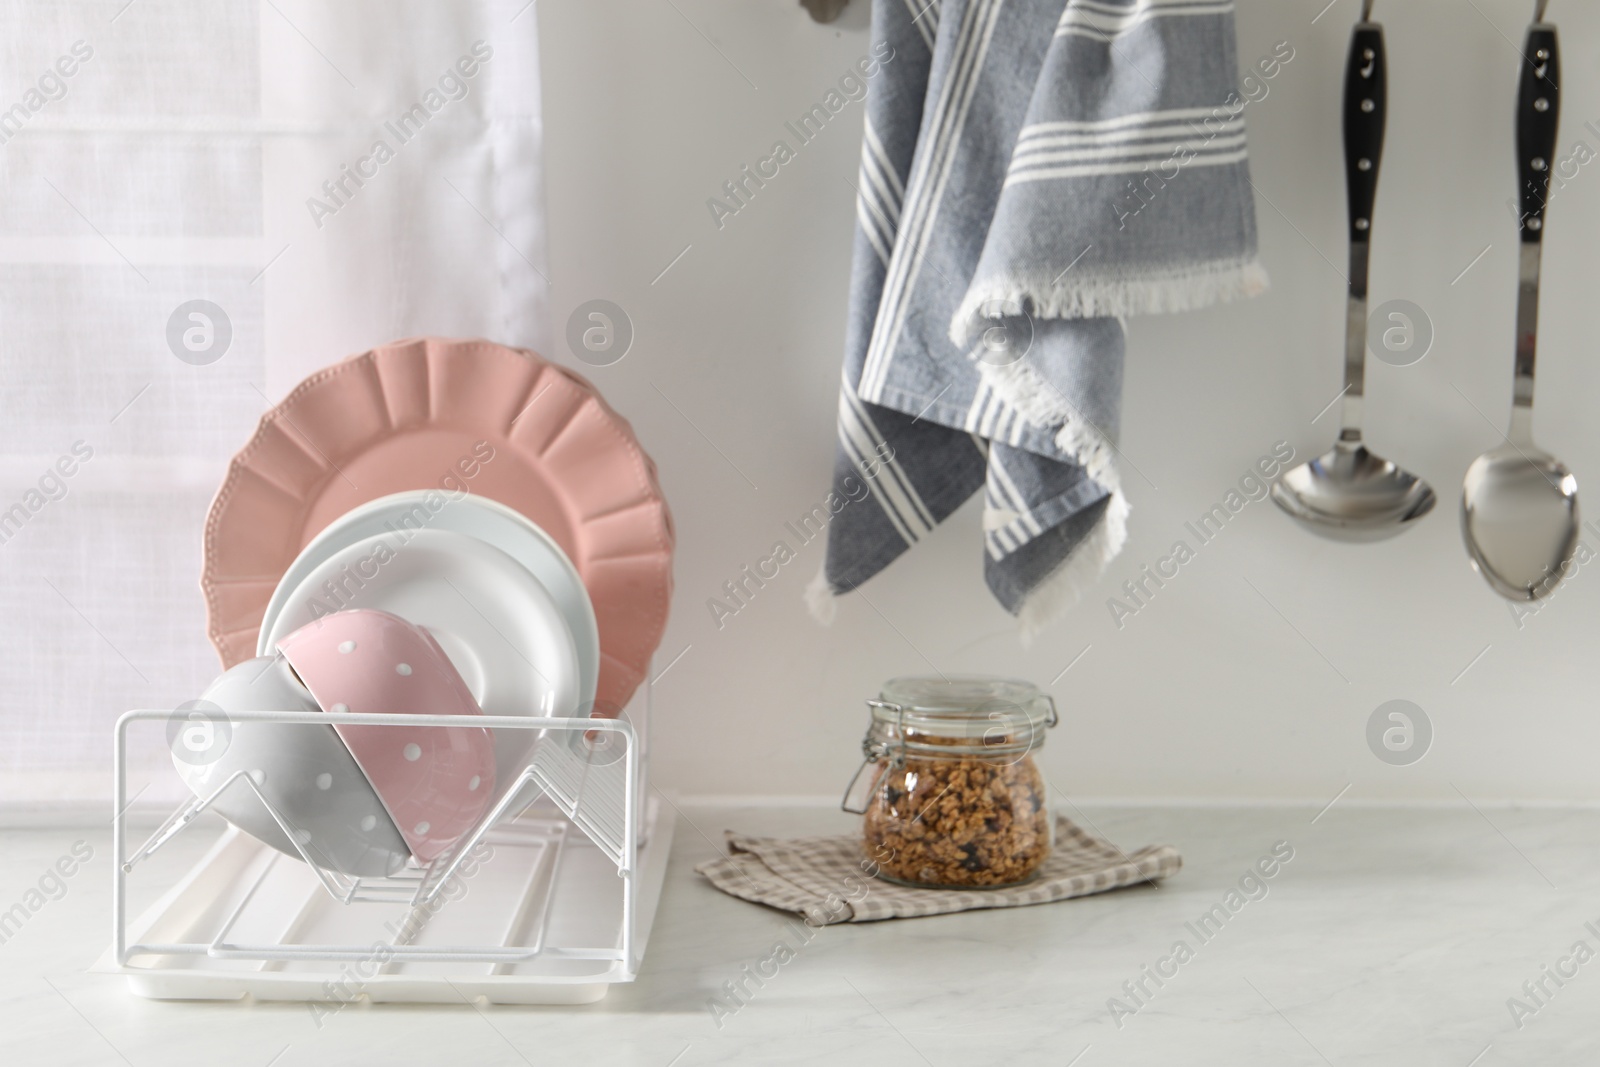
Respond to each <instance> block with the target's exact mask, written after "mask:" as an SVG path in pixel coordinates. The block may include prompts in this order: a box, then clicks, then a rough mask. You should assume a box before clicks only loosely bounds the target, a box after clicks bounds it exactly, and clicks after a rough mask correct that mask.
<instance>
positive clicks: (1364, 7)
mask: <svg viewBox="0 0 1600 1067" xmlns="http://www.w3.org/2000/svg"><path fill="white" fill-rule="evenodd" d="M1361 21H1362V22H1371V21H1372V0H1361Z"/></svg>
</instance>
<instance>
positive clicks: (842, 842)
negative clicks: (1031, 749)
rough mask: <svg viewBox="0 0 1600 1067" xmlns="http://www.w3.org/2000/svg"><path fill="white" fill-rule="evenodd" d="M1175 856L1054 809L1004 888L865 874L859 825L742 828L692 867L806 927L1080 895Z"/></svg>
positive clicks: (1157, 875)
mask: <svg viewBox="0 0 1600 1067" xmlns="http://www.w3.org/2000/svg"><path fill="white" fill-rule="evenodd" d="M1182 866H1183V857H1182V856H1180V855H1179V854H1178V850H1177V849H1175V848H1173V847H1172V846H1171V845H1151V846H1149V847H1146V848H1141V849H1139V850H1138V851H1137V852H1132V853H1128V852H1123V851H1122V850H1121V849H1119V848H1118V847H1117V846H1115V845H1113V844H1111V843H1110V842H1109V841H1103V840H1101V839H1100V838H1098V837H1095V836H1094V835H1093V834H1089V833H1086V832H1084V831H1083V830H1082V829H1081V828H1080V827H1079V826H1078V825H1077V824H1076V823H1074V822H1073V821H1072V820H1071V819H1068V818H1067V817H1066V816H1064V815H1058V816H1057V817H1056V842H1055V847H1054V848H1053V849H1052V850H1051V853H1050V857H1049V858H1048V859H1046V860H1045V861H1044V864H1043V865H1042V866H1041V867H1040V868H1039V873H1038V874H1037V875H1036V876H1035V877H1034V878H1033V879H1032V880H1031V881H1029V882H1027V883H1025V884H1023V885H1019V886H1011V887H1009V888H1004V889H913V888H911V887H910V886H903V885H897V884H896V883H894V882H886V881H884V880H882V879H881V878H876V877H873V876H872V875H871V874H869V873H867V872H868V871H870V870H871V869H872V864H871V861H870V860H869V859H868V858H867V853H866V852H865V850H864V849H863V847H862V844H861V837H860V835H858V834H846V835H842V836H837V837H801V838H795V839H793V840H788V841H785V840H780V839H778V838H774V837H744V836H742V835H740V834H735V833H732V832H729V834H728V854H727V855H726V856H723V857H721V858H719V859H714V860H711V861H709V862H707V863H702V864H700V866H698V867H696V868H695V870H696V871H697V872H699V873H700V874H703V875H705V876H706V877H707V878H709V879H710V880H711V884H712V885H714V886H716V887H717V888H718V889H720V890H722V891H723V892H724V893H727V894H729V895H731V896H736V897H739V898H741V899H743V900H749V901H754V902H755V903H757V904H767V905H770V906H771V907H774V908H781V909H782V910H784V911H792V912H795V913H796V914H798V915H800V916H802V917H804V919H805V921H806V923H807V924H808V925H810V926H827V925H829V924H831V923H841V922H855V923H861V922H875V921H877V920H879V919H907V918H916V917H918V916H922V915H943V914H945V913H946V912H952V911H971V910H973V909H975V908H1015V907H1022V906H1024V905H1027V904H1048V903H1050V902H1051V901H1053V900H1067V899H1069V898H1071V897H1086V896H1090V895H1091V894H1094V893H1104V892H1105V891H1107V890H1108V889H1118V888H1121V887H1122V886H1127V885H1137V884H1139V883H1141V882H1153V881H1157V880H1159V879H1162V878H1165V877H1167V876H1168V875H1170V874H1174V873H1176V872H1177V871H1178V869H1179V868H1180V867H1182Z"/></svg>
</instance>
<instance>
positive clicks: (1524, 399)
mask: <svg viewBox="0 0 1600 1067" xmlns="http://www.w3.org/2000/svg"><path fill="white" fill-rule="evenodd" d="M1543 16H1544V4H1543V3H1541V4H1540V5H1539V8H1538V12H1537V13H1536V14H1535V16H1534V23H1533V25H1531V26H1529V27H1528V39H1527V43H1526V44H1525V45H1524V46H1523V50H1522V55H1523V65H1522V80H1521V86H1520V88H1519V90H1518V94H1517V168H1518V172H1519V175H1520V177H1521V179H1522V180H1521V186H1522V249H1521V257H1522V258H1521V265H1520V267H1519V271H1518V277H1517V362H1516V376H1515V378H1514V379H1513V382H1514V385H1513V389H1512V403H1511V429H1510V432H1509V433H1507V434H1506V443H1505V444H1503V445H1501V446H1500V447H1499V448H1495V449H1491V450H1489V451H1488V452H1485V453H1484V454H1483V455H1481V456H1479V457H1478V458H1477V459H1476V460H1474V461H1473V463H1472V466H1471V467H1469V468H1467V478H1466V483H1465V485H1464V486H1463V492H1462V494H1461V534H1462V536H1463V537H1464V538H1465V539H1466V542H1467V552H1468V553H1469V554H1470V555H1471V557H1472V565H1473V567H1474V568H1475V569H1476V570H1477V571H1478V573H1480V574H1482V575H1483V577H1484V578H1485V579H1486V580H1487V581H1488V583H1489V585H1490V586H1491V587H1492V588H1493V589H1494V591H1495V592H1497V593H1499V594H1500V595H1501V596H1503V597H1506V598H1507V599H1510V600H1538V599H1539V598H1540V597H1543V596H1547V595H1549V594H1550V593H1551V592H1552V591H1553V590H1554V589H1555V587H1556V586H1557V585H1558V584H1560V582H1561V578H1562V571H1563V569H1564V568H1565V566H1566V564H1567V562H1568V561H1569V560H1570V559H1571V558H1572V554H1573V552H1574V551H1576V549H1577V546H1578V481H1577V479H1576V478H1574V477H1573V476H1572V472H1571V471H1570V470H1568V469H1567V467H1566V465H1565V464H1563V463H1562V462H1561V461H1560V460H1558V459H1556V458H1555V457H1554V456H1552V455H1550V454H1549V453H1548V452H1544V451H1542V450H1541V449H1539V448H1537V447H1535V446H1534V443H1533V365H1534V352H1535V341H1536V338H1537V336H1538V326H1539V261H1540V250H1541V248H1542V247H1543V239H1544V216H1545V201H1546V199H1547V198H1548V195H1549V191H1550V165H1551V160H1552V159H1553V158H1554V154H1555V148H1556V127H1557V125H1558V124H1559V122H1560V116H1561V99H1560V94H1559V88H1558V87H1559V85H1560V80H1561V62H1560V53H1559V52H1558V50H1557V47H1556V28H1555V27H1554V26H1553V25H1550V24H1549V23H1546V22H1544V21H1543Z"/></svg>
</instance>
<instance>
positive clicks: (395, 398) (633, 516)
mask: <svg viewBox="0 0 1600 1067" xmlns="http://www.w3.org/2000/svg"><path fill="white" fill-rule="evenodd" d="M412 489H437V490H439V492H440V495H441V497H442V498H447V497H448V496H449V495H451V494H452V493H460V492H462V491H466V492H471V493H477V494H481V495H482V496H485V497H488V498H489V499H491V500H497V501H499V502H500V503H502V504H505V505H506V506H507V507H511V508H514V509H516V510H517V511H519V512H521V513H522V514H523V515H525V516H527V517H528V518H529V519H531V520H532V521H533V522H534V523H536V524H537V525H538V526H539V527H541V528H542V529H543V530H545V532H547V533H549V534H550V536H551V537H553V538H555V540H556V543H557V544H559V545H560V546H561V548H562V550H563V551H564V552H566V553H567V555H568V556H569V557H570V558H571V559H572V562H573V564H574V565H575V566H576V567H577V568H578V573H579V574H581V575H582V576H583V582H584V585H585V587H586V588H587V589H588V592H589V597H590V599H591V600H592V601H593V603H594V612H595V619H596V621H597V622H598V624H599V629H600V654H601V661H600V678H599V687H598V690H597V692H596V695H595V714H597V715H599V714H610V715H615V714H617V712H618V711H619V710H620V709H621V708H622V707H623V705H625V704H626V703H627V702H628V698H629V697H631V696H632V695H633V691H634V689H636V688H637V687H638V685H639V683H640V682H641V681H643V680H644V677H645V675H646V673H647V672H648V671H649V665H650V657H651V655H652V654H653V653H654V652H655V649H656V646H657V645H658V644H659V643H660V641H661V634H662V631H663V630H664V629H665V628H666V622H667V606H668V601H669V600H670V598H671V595H672V550H673V530H672V517H671V515H670V514H669V513H668V511H667V505H666V501H665V500H663V499H662V496H661V488H660V486H659V485H658V484H657V481H656V469H655V464H654V463H652V462H651V460H650V457H649V456H647V455H645V452H644V450H643V449H642V448H641V447H640V446H639V442H638V440H637V439H636V438H635V437H634V435H633V429H632V427H630V426H629V425H628V422H627V420H625V419H624V418H622V417H621V416H620V415H618V414H617V413H616V412H614V411H612V410H611V408H610V407H609V406H607V404H606V402H605V401H604V400H603V399H601V397H600V395H599V393H598V392H597V391H596V390H595V388H594V386H592V385H590V384H589V383H588V382H587V381H585V380H584V379H583V378H580V377H579V376H578V375H576V374H574V373H572V372H571V371H568V370H566V369H565V368H563V367H558V366H556V365H555V364H553V363H548V362H546V361H545V360H544V359H542V358H540V357H539V356H538V355H536V354H535V353H533V352H529V351H525V350H520V349H514V348H507V347H506V346H504V345H497V344H493V343H491V342H488V341H450V340H442V339H439V338H432V337H428V338H419V339H414V340H409V341H397V342H395V343H394V344H390V345H385V346H383V347H381V348H375V349H373V350H372V351H370V352H363V353H362V354H361V355H358V356H352V357H350V358H349V359H346V360H344V361H343V362H341V363H336V364H334V365H333V366H331V367H326V368H324V369H323V370H320V371H318V372H317V373H316V374H313V375H312V376H311V377H309V378H307V379H306V380H305V381H303V382H301V383H300V384H299V385H298V386H296V387H295V388H294V390H293V391H292V392H290V393H289V395H288V396H287V397H285V398H284V400H283V402H282V403H280V404H278V405H277V406H276V407H274V408H272V409H271V410H269V411H268V412H267V413H266V414H265V415H263V416H262V417H261V422H260V424H259V425H258V426H257V427H256V432H255V435H254V436H253V437H252V438H251V439H250V443H249V444H247V445H245V447H244V449H243V450H242V451H241V452H239V454H238V455H236V456H234V457H233V461H232V462H231V463H230V464H229V465H228V474H227V477H226V478H225V479H224V481H223V483H222V488H221V489H219V490H218V491H217V496H216V499H215V500H213V501H212V502H211V511H210V513H209V514H208V515H207V516H206V528H205V560H204V566H203V569H202V573H201V578H200V588H201V590H202V592H203V593H204V594H205V600H206V622H207V630H208V633H209V635H210V637H211V643H212V644H213V645H214V646H215V647H216V649H217V654H218V655H219V656H221V658H222V663H223V666H224V667H231V666H233V665H234V664H235V663H238V662H240V661H241V660H246V659H249V658H250V657H251V656H253V655H255V650H256V637H257V631H258V630H259V629H260V627H261V619H262V615H263V613H264V611H265V609H266V606H267V602H268V600H270V599H271V597H272V591H273V589H274V588H275V587H276V586H277V583H278V580H279V578H280V577H281V576H282V575H283V573H284V571H285V570H287V569H288V567H289V564H290V563H292V562H293V561H294V558H295V556H296V555H297V554H298V553H299V552H300V549H301V548H303V547H304V546H305V545H306V544H307V542H309V541H310V540H311V539H312V538H313V537H315V536H316V535H317V533H318V532H319V531H321V530H322V529H323V528H324V527H325V526H327V525H328V524H329V523H330V522H332V521H333V520H334V519H336V518H338V517H339V516H341V515H343V514H344V513H345V512H347V511H349V510H350V509H351V508H354V507H356V506H358V505H360V504H364V503H366V502H367V501H369V500H375V499H377V498H378V497H382V496H388V495H389V494H390V493H398V492H403V491H406V490H412Z"/></svg>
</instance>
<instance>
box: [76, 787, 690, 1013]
mask: <svg viewBox="0 0 1600 1067" xmlns="http://www.w3.org/2000/svg"><path fill="white" fill-rule="evenodd" d="M644 808H645V812H644V820H643V826H642V830H643V833H642V834H641V838H642V840H641V843H640V849H639V855H638V865H637V868H636V875H637V878H638V885H637V887H636V888H637V893H636V895H635V897H634V906H635V909H636V915H635V916H634V923H635V925H634V931H635V934H634V940H633V960H631V961H630V960H626V959H622V958H621V956H622V952H621V948H622V945H623V939H622V925H623V923H624V921H626V920H625V916H626V909H625V906H624V905H625V901H624V896H625V894H624V886H625V879H624V878H623V877H622V875H621V873H620V872H619V870H618V867H617V864H616V861H615V859H614V858H613V857H611V856H608V855H607V854H606V852H605V851H603V850H602V849H601V848H600V847H598V846H597V845H596V844H595V843H594V842H593V841H592V840H591V839H590V838H589V837H588V836H586V834H585V833H584V832H582V831H580V830H579V829H578V827H577V826H574V825H573V824H572V823H571V822H569V821H568V820H567V819H566V818H564V817H563V816H562V815H561V813H559V812H557V811H555V810H553V809H552V808H551V807H549V806H548V805H547V804H539V805H535V806H534V807H533V808H531V809H530V810H529V811H528V812H526V813H525V814H524V815H523V816H522V817H521V818H519V819H516V820H514V821H512V822H509V823H506V824H505V825H502V826H499V827H496V828H494V829H493V830H491V831H489V833H488V835H487V836H486V837H485V838H484V841H483V843H482V844H480V846H479V849H478V857H477V858H476V862H471V863H469V864H467V865H464V866H463V868H462V869H461V870H460V871H458V872H457V874H456V876H455V877H454V878H453V879H452V882H451V883H450V884H448V885H447V886H446V889H445V891H444V892H443V893H442V894H441V896H440V898H439V899H438V901H437V902H436V904H437V906H436V907H432V906H422V907H419V908H415V909H413V908H412V907H411V906H410V902H409V901H408V900H399V899H397V900H392V901H363V902H356V903H350V904H342V903H340V902H339V901H338V900H336V899H334V898H333V897H332V896H330V895H329V894H328V892H327V891H326V889H325V887H324V886H323V884H322V883H321V882H320V881H319V880H318V879H317V877H316V875H315V874H314V873H313V872H312V870H311V868H310V867H308V866H307V865H306V864H304V863H302V862H301V861H299V860H297V859H292V858H290V857H288V856H285V855H282V854H280V853H278V852H276V851H274V850H273V849H271V848H269V847H267V846H266V845H263V844H262V843H260V842H259V841H257V840H255V839H254V838H252V837H250V836H248V835H247V834H244V833H241V832H240V831H238V830H236V829H234V828H232V827H230V828H229V829H228V830H227V831H226V832H224V834H223V835H222V837H221V838H220V839H219V840H218V841H217V843H216V844H215V845H214V846H213V847H212V849H211V850H210V852H208V853H207V854H206V856H205V857H204V858H203V859H202V860H201V861H200V862H199V864H197V865H196V866H195V867H194V869H192V870H191V871H189V872H188V874H186V875H185V876H184V877H183V878H182V879H180V880H179V882H178V883H177V885H175V886H173V887H172V888H171V889H170V890H168V891H167V892H166V893H165V894H163V895H162V896H161V898H160V899H159V900H157V901H156V903H155V904H154V905H153V906H152V907H151V908H150V909H149V910H148V911H146V912H145V913H144V914H143V915H141V916H140V917H139V918H138V919H137V920H135V921H133V922H132V923H130V924H129V931H128V933H129V943H130V945H131V946H132V947H131V948H130V955H129V958H128V962H127V963H126V964H125V965H119V964H118V963H117V960H116V958H115V954H114V952H107V953H106V955H105V956H104V957H102V958H101V960H100V961H99V963H97V964H96V966H95V968H94V969H95V970H96V971H98V972H101V973H114V974H123V975H126V976H127V978H128V984H129V987H130V988H131V989H132V991H133V992H134V993H136V994H138V995H140V996H144V997H151V998H155V999H162V1000H174V999H182V1000H237V999H239V998H241V997H245V996H253V997H256V998H258V999H262V1000H297V1001H309V1002H312V1003H314V1004H318V1005H324V1006H325V1007H326V1010H327V1011H328V1012H330V1013H333V1012H337V1011H338V1010H339V1009H340V1008H341V1007H342V1006H343V1005H344V1004H346V1003H349V1002H350V1001H352V1000H353V999H355V998H357V997H363V996H364V997H366V998H367V999H370V1000H373V1001H380V1002H381V1001H416V1002H430V1003H461V1002H462V1001H464V1000H468V999H473V998H478V997H484V998H487V999H488V1000H489V1001H490V1002H492V1003H497V1004H581V1003H589V1002H592V1001H596V1000H599V999H600V998H602V997H604V996H605V994H606V992H607V990H608V989H609V988H610V986H611V984H612V983H615V982H629V981H632V980H633V978H634V974H635V970H636V968H637V961H638V959H639V957H641V956H642V955H643V953H644V946H645V943H646V941H647V939H648V937H649V933H650V925H651V921H652V919H653V918H654V916H655V910H656V905H657V903H658V902H659V901H660V898H661V883H662V879H663V878H664V876H665V874H666V866H667V853H668V852H669V850H670V849H671V847H672V830H673V822H672V816H671V813H670V812H664V811H663V809H662V807H661V805H660V803H659V802H658V801H657V800H656V798H651V799H650V801H649V802H648V803H647V804H645V805H644ZM469 867H470V869H468V868H469ZM140 946H154V947H157V948H159V949H160V950H161V951H139V947H140ZM519 957H520V958H519Z"/></svg>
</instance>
